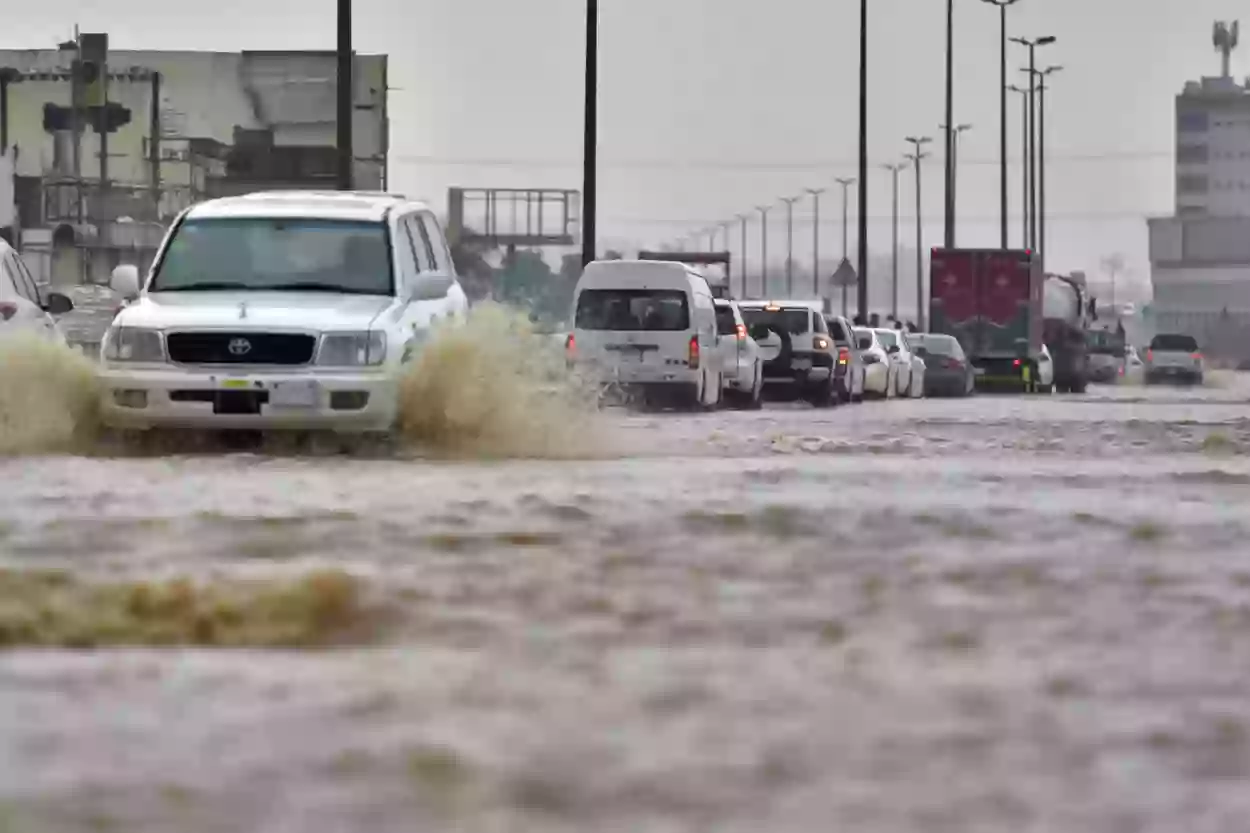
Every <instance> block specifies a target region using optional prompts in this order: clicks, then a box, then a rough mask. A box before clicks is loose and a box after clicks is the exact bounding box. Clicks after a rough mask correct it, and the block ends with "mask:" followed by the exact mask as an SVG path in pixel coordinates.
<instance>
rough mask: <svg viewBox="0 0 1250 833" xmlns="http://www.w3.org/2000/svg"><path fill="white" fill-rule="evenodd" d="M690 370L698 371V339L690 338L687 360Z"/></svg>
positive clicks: (696, 337) (695, 337)
mask: <svg viewBox="0 0 1250 833" xmlns="http://www.w3.org/2000/svg"><path fill="white" fill-rule="evenodd" d="M687 363H688V364H689V365H690V369H691V370H698V369H699V337H698V336H691V337H690V357H689V359H688V360H687Z"/></svg>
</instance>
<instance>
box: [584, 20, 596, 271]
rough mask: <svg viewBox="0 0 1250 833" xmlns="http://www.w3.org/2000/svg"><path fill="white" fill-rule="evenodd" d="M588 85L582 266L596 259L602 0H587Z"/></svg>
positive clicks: (586, 90) (585, 126)
mask: <svg viewBox="0 0 1250 833" xmlns="http://www.w3.org/2000/svg"><path fill="white" fill-rule="evenodd" d="M585 77H586V82H585V83H586V89H585V94H586V98H585V125H584V127H583V137H582V138H583V145H582V266H583V267H585V266H586V265H587V264H588V263H590V262H591V261H592V260H594V259H595V200H596V198H597V190H598V186H597V178H596V174H597V172H598V164H597V158H596V154H597V153H598V149H599V0H586V70H585Z"/></svg>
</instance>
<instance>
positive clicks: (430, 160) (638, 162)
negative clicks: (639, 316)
mask: <svg viewBox="0 0 1250 833" xmlns="http://www.w3.org/2000/svg"><path fill="white" fill-rule="evenodd" d="M1173 158H1174V152H1173V151H1172V150H1155V151H1102V152H1092V153H1076V152H1071V153H1050V152H1047V154H1046V164H1047V165H1052V164H1060V165H1063V164H1097V163H1109V162H1110V163H1145V162H1161V161H1169V162H1170V161H1171V160H1172V159H1173ZM892 160H893V157H891V158H890V160H889V161H892ZM389 161H390V162H391V163H392V164H399V165H408V166H412V167H422V166H426V167H455V168H515V169H525V168H530V169H532V168H545V169H548V170H563V169H567V170H580V169H581V162H580V161H578V160H576V159H574V160H569V159H550V158H549V159H539V158H525V157H465V156H436V155H433V154H428V155H420V154H406V153H401V154H391V156H390V160H389ZM1021 162H1022V160H1021V159H1019V158H1010V159H1008V164H1010V165H1019V164H1021ZM937 163H938V161H937V160H930V162H929V163H928V164H937ZM857 164H858V162H857V161H856V160H853V159H823V160H822V159H815V160H806V161H799V162H761V161H737V162H735V161H723V162H717V161H708V160H691V159H688V160H677V159H668V160H666V159H615V160H614V159H601V160H600V162H599V165H600V167H602V168H605V169H617V170H655V171H683V170H685V171H735V172H740V173H766V172H786V171H792V172H796V173H804V172H812V171H820V170H829V169H846V168H853V167H855V166H856V165H857ZM882 164H884V161H882ZM998 164H999V160H998V159H989V158H986V159H975V158H974V159H963V158H961V159H960V160H959V166H960V167H961V168H962V167H964V166H966V165H972V166H990V165H993V166H997V165H998Z"/></svg>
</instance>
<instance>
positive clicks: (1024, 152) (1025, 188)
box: [1008, 84, 1031, 249]
mask: <svg viewBox="0 0 1250 833" xmlns="http://www.w3.org/2000/svg"><path fill="white" fill-rule="evenodd" d="M1008 89H1010V90H1011V92H1013V93H1020V248H1022V249H1027V248H1028V247H1029V134H1030V127H1031V125H1030V124H1029V99H1028V95H1029V91H1028V90H1026V89H1024V88H1023V87H1017V86H1015V85H1014V84H1013V85H1012V86H1011V87H1009V88H1008Z"/></svg>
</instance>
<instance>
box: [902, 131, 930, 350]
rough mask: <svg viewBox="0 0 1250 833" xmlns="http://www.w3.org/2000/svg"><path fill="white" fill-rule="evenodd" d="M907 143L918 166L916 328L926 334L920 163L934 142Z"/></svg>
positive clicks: (913, 138)
mask: <svg viewBox="0 0 1250 833" xmlns="http://www.w3.org/2000/svg"><path fill="white" fill-rule="evenodd" d="M907 141H908V142H909V143H910V144H911V145H912V147H914V148H915V152H914V153H909V154H907V158H908V159H910V160H911V161H912V162H913V163H914V164H915V166H916V326H917V327H918V328H919V329H920V331H921V332H924V329H925V326H924V319H925V310H924V224H923V221H922V218H921V203H922V199H921V188H922V183H921V175H920V163H921V161H923V160H924V159H926V158H928V156H929V154H927V153H924V152H923V151H922V150H921V148H922V147H924V146H925V145H927V144H929V142H932V141H933V140H932V139H931V138H929V137H928V136H919V137H917V136H908V137H907Z"/></svg>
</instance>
